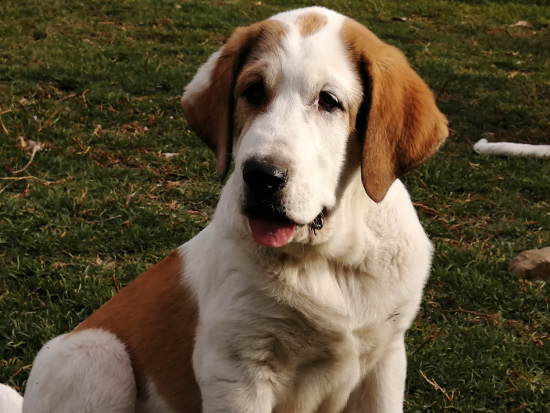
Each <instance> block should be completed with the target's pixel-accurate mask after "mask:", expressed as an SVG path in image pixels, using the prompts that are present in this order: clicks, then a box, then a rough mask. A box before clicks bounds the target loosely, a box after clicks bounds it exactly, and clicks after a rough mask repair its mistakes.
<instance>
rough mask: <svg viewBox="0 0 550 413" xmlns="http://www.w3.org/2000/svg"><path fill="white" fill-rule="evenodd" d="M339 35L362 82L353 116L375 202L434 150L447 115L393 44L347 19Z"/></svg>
mask: <svg viewBox="0 0 550 413" xmlns="http://www.w3.org/2000/svg"><path fill="white" fill-rule="evenodd" d="M340 37H341V38H342V41H343V43H344V45H345V47H346V49H347V50H348V54H349V58H350V60H351V62H352V64H353V65H354V66H355V67H356V68H357V74H358V77H359V78H360V80H361V82H362V84H363V102H362V103H361V105H360V107H359V109H358V111H357V116H356V119H355V130H356V132H357V135H358V136H359V138H360V139H361V140H362V141H363V158H362V165H361V176H362V179H363V185H364V186H365V190H366V191H367V194H368V195H369V196H370V197H371V198H372V199H373V200H375V201H376V202H380V201H381V200H382V199H384V196H385V195H386V192H387V191H388V189H389V187H390V186H391V184H392V183H393V181H394V180H395V179H396V178H397V177H399V176H401V175H402V174H404V173H406V172H408V171H410V170H411V169H413V168H415V167H416V166H418V165H420V164H421V163H423V162H424V161H425V160H426V159H428V158H429V157H430V156H431V155H433V154H434V153H435V151H436V150H437V148H438V147H439V146H440V145H441V144H442V143H443V141H444V140H445V138H446V137H447V136H448V134H449V132H448V128H447V119H446V118H445V116H444V115H443V114H442V113H441V112H440V111H439V110H438V109H437V106H436V104H435V99H434V97H433V94H432V92H431V90H430V89H429V88H428V86H427V85H426V83H425V82H424V81H423V80H422V79H421V78H420V77H419V76H418V75H417V74H416V72H415V71H414V70H413V69H412V68H411V67H410V65H409V63H408V62H407V59H406V57H405V56H404V55H403V53H401V52H400V51H399V50H398V49H397V48H395V47H393V46H390V45H388V44H386V43H384V42H382V41H381V40H380V39H379V38H378V37H376V36H375V35H374V34H373V33H372V32H371V31H370V30H368V29H367V28H365V27H364V26H362V25H361V24H359V23H357V22H356V21H354V20H351V19H347V20H346V21H345V22H344V25H343V27H342V29H341V31H340Z"/></svg>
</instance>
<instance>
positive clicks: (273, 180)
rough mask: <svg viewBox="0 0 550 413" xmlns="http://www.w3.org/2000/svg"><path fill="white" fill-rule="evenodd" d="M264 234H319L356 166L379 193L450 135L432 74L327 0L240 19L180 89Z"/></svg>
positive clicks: (282, 237)
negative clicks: (422, 74) (429, 79)
mask: <svg viewBox="0 0 550 413" xmlns="http://www.w3.org/2000/svg"><path fill="white" fill-rule="evenodd" d="M182 105H183V108H184V111H185V114H186V116H187V118H188V121H189V123H190V124H191V126H192V127H193V128H194V129H195V130H196V131H197V133H198V134H199V136H200V137H201V138H202V139H203V140H204V141H205V142H206V143H207V144H208V145H209V146H210V147H211V148H212V149H213V150H214V151H215V152H216V155H217V158H218V174H219V175H220V176H222V177H223V176H225V174H226V173H227V170H228V168H229V163H230V157H231V153H233V157H234V160H235V177H234V178H235V179H236V181H237V183H238V184H237V187H238V193H239V196H238V202H239V203H240V209H241V211H242V213H243V215H245V216H246V217H247V218H248V223H249V226H250V230H251V234H252V236H253V238H254V239H255V241H256V242H258V243H259V244H261V245H267V246H272V247H279V246H282V245H284V244H286V243H287V242H289V241H294V242H315V241H319V240H320V239H324V238H326V234H325V237H322V236H321V237H319V236H317V235H320V234H321V233H322V231H323V226H324V221H325V219H329V220H330V216H331V214H332V213H333V212H334V210H335V208H337V207H338V199H339V197H340V196H341V194H342V192H343V190H344V188H343V187H344V186H345V185H347V184H348V182H347V181H348V179H347V177H349V176H352V175H353V171H354V170H355V171H359V168H361V176H362V180H363V184H364V186H365V189H366V191H367V193H368V195H369V196H370V197H371V198H372V199H373V200H375V201H377V202H379V201H381V200H382V199H383V198H384V196H385V194H386V192H387V190H388V189H389V187H390V185H391V184H392V182H393V181H394V180H395V179H396V177H397V176H399V175H400V174H402V173H404V172H406V171H408V170H410V169H412V168H413V167H415V166H416V165H418V164H420V163H421V162H422V161H423V160H424V159H426V158H428V157H429V156H430V155H431V154H432V153H433V152H434V151H435V150H436V149H437V147H438V146H439V145H440V144H441V142H442V141H443V140H444V138H445V137H446V136H447V127H446V119H445V117H444V116H443V115H442V114H441V113H440V112H439V111H438V110H437V108H436V106H435V102H434V99H433V96H432V94H431V92H430V90H429V89H428V87H427V86H426V84H425V83H424V82H423V81H422V80H421V79H420V78H419V77H418V76H417V75H416V74H415V72H414V71H413V70H412V69H411V68H410V66H409V65H408V63H407V61H406V59H405V57H404V56H403V55H402V54H401V53H400V52H399V51H398V50H397V49H395V48H393V47H391V46H389V45H386V44H385V43H383V42H381V41H380V40H379V39H378V38H377V37H376V36H374V35H373V34H372V33H371V32H370V31H368V30H367V29H366V28H364V27H363V26H361V25H359V24H358V23H356V22H355V21H353V20H351V19H348V18H345V17H344V16H341V15H339V14H337V13H335V12H332V11H329V10H326V9H323V8H317V7H316V8H309V9H300V10H294V11H292V12H287V13H282V14H279V15H277V16H274V17H273V18H271V19H269V20H266V21H263V22H260V23H257V24H255V25H252V26H250V27H247V28H241V29H238V30H237V31H236V32H235V34H234V35H233V36H232V37H231V38H230V39H229V40H228V42H227V44H226V45H225V46H224V47H223V48H222V50H221V51H219V52H217V53H215V54H214V55H213V56H212V57H211V58H210V59H209V61H208V62H207V63H206V64H205V65H203V66H202V67H201V69H200V70H199V72H198V73H197V75H196V76H195V78H194V79H193V81H192V82H191V83H190V84H189V85H188V87H187V89H186V93H185V94H184V96H183V99H182Z"/></svg>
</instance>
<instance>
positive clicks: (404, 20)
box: [391, 17, 407, 22]
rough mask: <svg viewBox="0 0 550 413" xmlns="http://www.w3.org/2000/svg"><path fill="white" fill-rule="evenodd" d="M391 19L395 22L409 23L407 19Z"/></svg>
mask: <svg viewBox="0 0 550 413" xmlns="http://www.w3.org/2000/svg"><path fill="white" fill-rule="evenodd" d="M391 19H392V21H394V22H406V21H407V18H406V17H392V18H391Z"/></svg>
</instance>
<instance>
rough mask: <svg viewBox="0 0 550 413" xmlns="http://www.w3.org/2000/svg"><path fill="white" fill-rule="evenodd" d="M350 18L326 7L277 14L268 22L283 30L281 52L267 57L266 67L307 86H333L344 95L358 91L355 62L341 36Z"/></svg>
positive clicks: (275, 73) (280, 42)
mask: <svg viewBox="0 0 550 413" xmlns="http://www.w3.org/2000/svg"><path fill="white" fill-rule="evenodd" d="M346 20H349V19H348V18H347V17H345V16H343V15H341V14H338V13H336V12H334V11H332V10H329V9H325V8H323V7H308V8H303V9H297V10H292V11H288V12H284V13H280V14H277V15H275V16H273V17H271V18H270V19H268V21H276V22H277V23H279V24H282V26H283V27H284V35H283V36H281V38H280V39H279V44H278V48H277V49H278V51H277V53H276V54H275V55H273V54H272V53H270V54H269V56H268V55H266V60H267V61H269V63H268V64H266V65H265V66H266V67H267V68H268V71H269V72H271V73H272V75H273V76H274V77H275V78H278V79H279V80H283V79H281V76H282V77H286V79H287V80H291V81H294V82H297V83H299V84H301V85H303V86H305V87H308V86H313V85H317V86H318V84H325V83H331V84H332V85H333V86H335V87H336V88H340V89H342V90H343V91H344V92H346V93H347V92H350V93H351V92H353V91H354V90H355V89H356V88H357V76H356V71H355V62H352V61H351V55H350V54H349V53H348V51H347V49H346V46H345V44H344V41H343V39H342V37H341V31H342V27H343V26H344V24H345V22H346ZM354 94H355V93H354Z"/></svg>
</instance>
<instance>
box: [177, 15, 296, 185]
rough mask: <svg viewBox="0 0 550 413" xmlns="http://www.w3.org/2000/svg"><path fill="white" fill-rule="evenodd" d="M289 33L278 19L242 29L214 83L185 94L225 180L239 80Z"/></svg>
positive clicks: (219, 64)
mask: <svg viewBox="0 0 550 413" xmlns="http://www.w3.org/2000/svg"><path fill="white" fill-rule="evenodd" d="M285 32H286V30H285V28H284V26H283V24H282V23H281V22H277V21H274V20H264V21H262V22H259V23H255V24H253V25H251V26H248V27H241V28H238V29H237V30H236V31H235V32H234V33H233V35H232V36H231V37H230V38H229V40H228V41H227V43H226V44H225V46H224V47H223V48H222V51H221V55H220V57H219V59H218V61H217V63H216V66H215V67H214V69H213V70H212V72H211V75H210V84H209V85H208V86H207V87H205V88H204V89H203V90H200V91H198V92H196V93H192V94H185V95H184V97H183V99H182V107H183V111H184V113H185V117H186V118H187V121H188V122H189V124H190V126H191V127H192V128H193V129H194V130H195V132H196V133H197V135H198V136H199V137H200V138H201V139H202V140H203V141H204V142H205V143H206V144H207V145H208V147H210V149H212V150H213V151H214V152H215V154H216V158H217V160H218V164H217V172H218V176H220V177H221V178H223V177H224V176H225V175H226V174H227V172H228V170H229V164H230V163H231V150H232V146H233V140H232V139H233V134H234V125H233V115H234V113H233V112H234V109H235V98H236V97H235V96H234V88H235V83H236V80H237V77H238V75H239V73H240V71H241V70H242V68H243V66H244V65H245V64H246V63H247V62H248V61H249V60H250V58H251V56H253V55H258V54H261V53H269V52H275V50H277V48H278V46H279V45H280V42H281V38H282V35H283V34H284V33H285Z"/></svg>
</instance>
